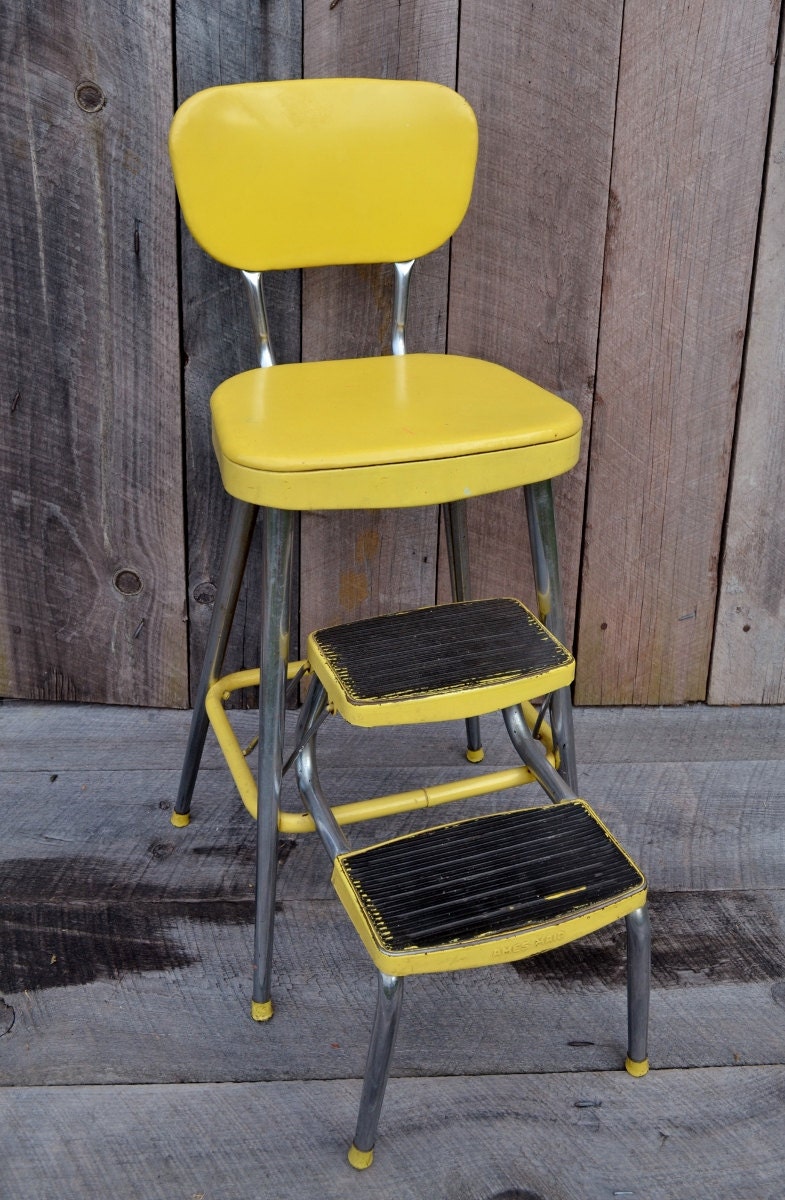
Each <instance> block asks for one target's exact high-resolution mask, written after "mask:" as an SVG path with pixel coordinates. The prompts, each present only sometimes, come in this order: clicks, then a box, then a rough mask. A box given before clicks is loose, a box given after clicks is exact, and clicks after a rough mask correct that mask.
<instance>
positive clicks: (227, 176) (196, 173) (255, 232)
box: [169, 79, 477, 271]
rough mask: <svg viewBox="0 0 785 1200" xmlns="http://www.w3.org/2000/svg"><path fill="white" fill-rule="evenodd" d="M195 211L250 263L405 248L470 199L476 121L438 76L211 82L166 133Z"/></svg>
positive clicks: (444, 229)
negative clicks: (428, 79)
mask: <svg viewBox="0 0 785 1200" xmlns="http://www.w3.org/2000/svg"><path fill="white" fill-rule="evenodd" d="M169 151H170V155H171V159H172V168H173V171H174V177H175V183H176V186H177V192H178V196H179V199H180V204H181V206H182V210H183V215H184V217H185V221H186V224H187V225H188V227H189V229H190V230H191V233H192V234H193V236H194V238H195V239H196V241H197V242H198V243H199V244H200V245H201V246H202V248H203V249H204V250H206V251H207V252H208V253H209V254H211V255H212V256H213V258H216V259H218V260H219V261H220V262H223V263H226V264H228V265H229V266H232V267H239V268H240V269H241V270H245V271H264V270H273V269H280V268H288V267H315V266H327V265H338V264H347V263H372V262H396V261H397V262H403V261H407V260H409V259H412V258H418V257H420V255H422V254H427V253H429V252H430V251H431V250H435V249H436V247H437V246H440V245H441V244H442V243H443V242H444V241H446V240H447V238H448V237H449V236H450V235H451V234H452V233H453V231H454V230H455V229H456V228H457V226H458V225H459V224H460V222H461V221H462V219H463V216H464V214H465V212H466V209H467V208H468V205H469V199H470V196H471V188H472V182H473V178H474V167H475V162H476V157H477V122H476V119H475V116H474V113H473V112H472V109H471V108H470V106H469V105H468V104H467V102H466V101H465V100H464V99H463V98H462V97H461V96H459V95H458V94H457V93H456V92H453V91H451V90H450V89H449V88H446V87H442V86H441V85H440V84H435V83H427V82H420V81H408V80H407V81H404V80H388V79H296V80H288V81H285V82H282V83H240V84H231V85H226V86H222V87H216V88H210V89H208V90H207V91H203V92H199V93H197V94H196V95H194V96H192V97H191V98H190V99H189V100H186V101H185V103H184V104H183V105H181V107H180V108H179V109H178V111H177V113H176V114H175V117H174V120H173V122H172V126H171V131H170V135H169Z"/></svg>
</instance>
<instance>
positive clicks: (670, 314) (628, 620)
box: [576, 0, 779, 704]
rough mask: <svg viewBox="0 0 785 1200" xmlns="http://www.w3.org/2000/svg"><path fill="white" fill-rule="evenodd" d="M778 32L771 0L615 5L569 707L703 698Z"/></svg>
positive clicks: (667, 0) (775, 6) (776, 11)
mask: <svg viewBox="0 0 785 1200" xmlns="http://www.w3.org/2000/svg"><path fill="white" fill-rule="evenodd" d="M778 22H779V5H778V4H777V3H775V4H771V3H770V2H769V0H754V2H752V3H749V4H744V5H728V4H726V3H724V2H723V0H711V2H710V3H706V4H703V5H701V6H700V7H691V6H690V7H684V6H683V5H681V4H675V3H671V2H670V0H660V2H658V3H635V4H628V5H627V6H626V8H625V18H624V40H623V44H622V51H621V65H620V73H619V97H618V109H617V117H616V136H615V142H614V160H613V177H612V191H611V197H610V206H609V213H608V238H607V246H606V263H605V279H604V295H603V310H602V324H601V329H600V342H599V356H598V367H597V398H596V402H595V406H594V425H593V438H592V457H591V463H590V489H589V501H588V513H587V524H586V536H585V542H584V559H583V575H582V600H581V624H580V631H579V638H578V644H579V651H580V653H579V657H578V671H577V681H576V695H577V697H578V699H579V701H580V702H581V703H601V704H609V703H611V704H612V703H616V704H619V703H624V704H650V703H671V704H678V703H682V702H684V701H686V700H701V699H704V698H705V695H706V682H707V675H708V668H709V653H710V649H711V641H712V631H713V622H714V609H715V601H716V586H717V578H716V576H717V566H718V556H719V550H720V535H721V530H722V520H723V514H724V508H725V491H726V485H727V479H728V471H729V466H730V454H731V445H732V440H733V429H734V417H735V407H736V395H737V389H738V379H739V371H740V367H741V355H742V347H743V342H744V330H745V323H746V318H747V305H748V297H749V284H750V275H751V269H752V261H753V254H754V248H755V235H756V225H757V213H758V204H759V198H760V181H761V175H762V170H763V162H764V149H765V141H766V130H767V121H768V113H769V104H770V95H771V83H772V76H773V62H774V58H775V53H776V41H777V30H778ZM655 47H656V50H655V49H654V48H655ZM741 62H743V63H744V67H743V70H740V69H739V64H740V63H741ZM731 77H733V79H734V85H733V86H732V87H729V86H727V83H728V80H729V79H730V78H731Z"/></svg>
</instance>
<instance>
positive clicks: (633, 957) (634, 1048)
mask: <svg viewBox="0 0 785 1200" xmlns="http://www.w3.org/2000/svg"><path fill="white" fill-rule="evenodd" d="M625 921H626V924H627V1057H628V1058H629V1059H631V1061H632V1062H634V1063H644V1062H646V1060H647V1058H648V1031H649V993H650V989H651V922H650V920H649V912H648V908H647V906H646V905H644V906H643V908H636V909H635V911H634V912H631V913H630V914H629V915H628V916H627V917H626V918H625Z"/></svg>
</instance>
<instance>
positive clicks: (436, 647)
mask: <svg viewBox="0 0 785 1200" xmlns="http://www.w3.org/2000/svg"><path fill="white" fill-rule="evenodd" d="M311 637H312V638H313V639H314V641H315V642H316V644H317V646H318V647H319V650H320V651H321V653H322V655H323V656H324V659H325V661H326V662H327V664H328V665H329V667H330V669H331V671H332V672H333V674H334V675H335V678H336V679H337V681H338V683H339V684H340V686H341V687H342V688H343V689H344V691H345V692H346V694H347V695H349V696H351V697H352V699H353V701H354V702H355V703H359V704H372V703H374V702H380V701H384V700H389V699H390V698H391V697H394V698H395V699H396V700H405V699H410V698H415V697H422V696H426V695H429V694H435V693H439V694H443V693H445V692H451V691H459V690H464V689H466V688H467V687H485V686H488V685H489V684H498V683H503V682H506V681H508V680H509V681H513V680H516V679H522V678H528V677H531V676H538V677H539V676H541V675H543V674H545V673H547V672H548V671H552V670H554V669H555V668H561V667H564V666H566V665H568V664H571V663H572V655H570V654H569V653H568V652H567V650H565V649H564V647H563V646H562V645H561V644H560V643H559V642H557V641H556V639H555V638H554V637H552V635H551V634H550V633H549V632H548V630H547V629H545V627H544V626H543V625H541V624H540V622H539V621H538V620H537V618H536V617H535V616H534V615H533V614H532V613H530V612H529V610H528V609H527V608H525V607H524V606H523V605H522V604H520V603H519V602H518V601H517V600H510V599H501V600H474V601H466V602H464V603H460V604H439V605H432V606H431V607H429V608H418V609H414V610H412V611H411V612H403V613H394V614H393V615H391V616H384V617H372V618H370V619H369V620H365V621H355V622H352V623H351V624H348V625H337V626H335V627H334V628H330V629H319V630H317V631H316V632H315V633H313V634H312V635H311Z"/></svg>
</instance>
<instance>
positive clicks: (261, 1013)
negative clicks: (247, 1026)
mask: <svg viewBox="0 0 785 1200" xmlns="http://www.w3.org/2000/svg"><path fill="white" fill-rule="evenodd" d="M272 1015H273V1002H272V1000H252V1001H251V1016H252V1017H253V1019H254V1021H269V1020H270V1017H271V1016H272Z"/></svg>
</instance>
